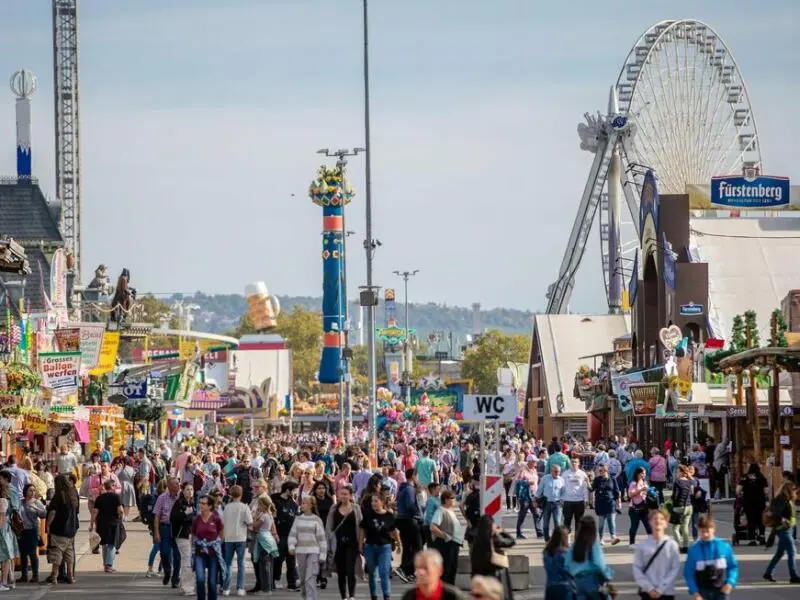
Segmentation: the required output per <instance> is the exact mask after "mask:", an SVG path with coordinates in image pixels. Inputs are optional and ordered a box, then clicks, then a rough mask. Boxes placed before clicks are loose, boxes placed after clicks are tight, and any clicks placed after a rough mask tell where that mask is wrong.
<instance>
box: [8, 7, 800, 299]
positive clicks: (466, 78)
mask: <svg viewBox="0 0 800 600" xmlns="http://www.w3.org/2000/svg"><path fill="white" fill-rule="evenodd" d="M49 5H50V3H49V2H44V1H42V2H24V3H22V2H15V3H3V7H2V9H0V17H2V18H0V74H2V73H7V74H8V75H9V76H10V74H11V73H12V72H13V71H14V70H15V69H17V68H19V67H22V66H25V67H26V68H29V69H31V70H33V71H34V72H35V73H37V74H38V75H39V90H38V92H37V94H36V96H35V98H34V103H33V111H34V117H33V118H34V124H33V144H34V146H33V152H34V158H33V165H34V167H33V168H34V172H35V173H36V174H38V175H39V177H40V178H42V180H43V188H44V189H45V192H46V193H48V194H51V195H52V194H53V189H54V184H53V179H54V167H53V160H54V159H53V108H52V50H51V43H52V40H51V16H50V7H49ZM753 6H754V5H753V4H752V2H750V3H746V2H741V1H738V0H737V1H732V0H728V1H715V2H714V1H711V2H704V3H702V4H701V5H700V4H699V3H697V2H685V1H673V2H650V3H629V4H627V5H619V6H615V5H613V4H611V5H610V4H608V3H599V2H594V1H588V0H587V1H583V2H581V1H576V2H570V3H547V4H545V3H542V2H534V1H533V0H496V1H494V2H486V1H478V0H460V1H459V0H402V1H401V0H372V1H371V3H370V10H371V14H370V34H371V46H372V53H371V79H372V113H373V121H372V146H373V147H372V157H373V201H374V210H375V221H374V234H375V236H376V237H377V238H378V239H380V240H381V241H382V243H383V246H382V247H381V249H380V250H379V252H378V254H377V256H376V262H375V268H376V271H375V280H376V283H378V284H380V285H382V286H384V287H385V286H391V285H398V282H397V281H396V280H395V279H393V277H392V275H391V272H392V271H393V270H395V269H401V270H402V269H414V268H419V269H421V273H420V274H419V275H418V276H417V277H416V278H415V280H414V282H413V285H412V290H411V291H412V297H413V298H414V299H417V300H420V301H436V302H447V303H448V304H461V305H467V304H469V303H471V302H473V301H480V302H482V303H483V304H484V305H486V306H510V307H519V308H530V309H537V308H541V307H542V306H543V305H544V292H545V290H546V288H547V285H549V284H550V283H551V282H552V281H553V280H554V279H555V277H556V274H557V268H558V264H559V263H560V260H561V255H562V253H563V251H564V244H565V242H566V237H567V234H568V233H569V229H570V227H571V225H572V222H573V220H574V215H575V210H576V207H577V203H578V201H579V199H580V194H581V191H582V190H583V187H584V185H585V181H586V176H587V173H588V170H589V166H590V163H591V155H589V154H587V153H585V152H582V151H580V149H579V147H578V137H577V134H576V129H575V128H576V125H577V123H578V122H579V121H581V120H582V115H583V113H584V112H586V111H590V112H595V111H596V110H598V109H604V108H605V107H606V103H607V95H608V89H609V86H610V85H611V84H612V83H613V82H614V80H615V78H616V76H617V73H618V71H619V69H620V67H621V65H622V63H623V61H624V59H625V56H626V54H627V53H628V51H629V49H630V47H631V46H632V45H633V43H634V42H635V40H636V39H637V37H638V36H639V35H640V34H641V33H642V32H643V31H644V30H645V29H646V28H647V27H649V26H650V25H651V24H652V23H654V22H656V21H659V20H661V19H668V18H680V17H692V18H699V19H702V20H704V21H706V22H708V23H709V24H710V25H712V26H713V27H714V28H715V29H716V30H717V31H718V32H719V33H720V34H721V35H722V36H723V38H724V39H725V40H726V42H727V43H728V44H729V46H730V47H731V48H732V51H733V53H734V54H735V56H736V58H737V60H738V62H739V65H740V68H741V70H742V73H743V75H744V77H745V79H746V81H747V83H748V87H749V92H750V96H751V99H752V102H753V104H754V108H755V111H756V117H757V119H758V125H759V129H760V135H761V145H762V149H763V153H764V158H765V164H766V167H767V171H768V172H769V173H770V174H775V175H788V176H790V177H792V178H793V179H795V180H800V171H799V170H798V166H797V165H798V163H797V160H796V157H797V155H798V150H800V142H798V140H800V125H798V119H797V116H796V114H795V108H794V107H795V106H796V104H797V102H796V99H797V98H798V97H800V79H799V78H798V77H797V73H798V72H800V50H799V49H798V47H797V45H796V44H793V43H792V40H793V37H794V36H796V31H797V27H798V24H800V7H799V6H798V5H797V4H796V3H795V2H792V1H789V0H786V1H779V0H775V1H771V2H769V3H768V6H769V10H760V11H756V10H754V8H753ZM80 9H81V10H80V14H81V31H80V42H81V96H82V114H81V119H82V140H83V157H82V159H83V224H84V228H83V239H84V272H85V273H87V272H89V273H90V272H91V270H92V269H93V268H94V266H95V265H96V264H98V263H100V262H104V263H105V264H107V265H109V266H110V267H111V270H112V272H113V275H114V276H115V277H116V275H117V273H118V272H119V270H120V269H121V268H122V267H128V268H129V269H130V270H131V271H132V275H133V283H134V285H135V286H136V287H138V288H139V289H140V290H151V291H154V292H192V291H195V290H198V289H199V290H203V291H206V292H242V291H243V288H244V286H245V285H246V284H248V283H250V282H252V281H256V280H264V281H265V282H266V283H267V285H268V286H269V288H270V290H271V291H273V292H275V293H280V294H314V295H317V294H319V293H320V290H321V278H322V268H321V257H320V252H321V249H320V234H319V232H320V229H321V214H320V209H319V208H318V207H315V206H314V205H312V204H311V202H310V200H309V199H308V197H307V195H306V192H307V187H308V183H309V182H310V180H311V178H312V177H313V175H314V171H315V169H316V167H317V166H318V165H319V164H320V159H319V157H318V156H317V155H316V154H315V151H316V150H317V149H318V148H320V147H326V146H328V147H332V148H333V147H352V146H361V145H364V139H363V120H362V110H363V91H362V84H361V75H362V70H361V69H362V65H361V49H362V48H361V37H360V36H361V3H360V1H359V0H260V1H259V0H250V1H247V0H240V1H233V0H229V1H225V2H223V1H212V0H171V1H169V2H163V1H156V0H139V1H138V2H136V3H130V2H121V1H118V0H82V1H81V5H80ZM13 106H14V103H13V97H12V95H11V93H10V92H7V93H6V101H5V102H2V103H0V139H4V140H7V143H6V144H2V145H0V172H2V173H13V171H14V168H15V167H14V156H15V155H14V109H13ZM351 177H352V179H353V183H354V185H355V186H356V188H357V191H358V192H361V193H360V195H359V196H357V198H356V200H355V202H354V203H353V204H351V205H350V208H349V212H348V229H355V230H356V231H357V233H358V235H357V239H359V240H360V239H362V238H363V235H364V230H365V228H364V212H363V209H364V195H363V177H364V175H363V159H362V158H357V159H354V160H353V161H352V168H351ZM292 194H294V196H292ZM351 247H352V248H353V249H352V250H351V252H350V262H349V276H348V277H349V282H351V284H356V283H358V284H360V283H363V281H364V258H363V251H360V244H359V243H353V244H352V246H351ZM598 247H599V244H598V242H597V239H596V238H592V239H591V240H590V242H589V249H588V251H587V254H586V256H585V258H584V266H583V267H582V269H581V271H580V273H579V276H578V283H577V285H576V288H575V292H574V294H573V302H572V308H573V310H576V311H595V310H603V309H604V304H603V300H602V291H601V286H602V283H601V282H602V279H601V274H600V269H599V251H598ZM357 250H358V252H357ZM398 287H399V286H398ZM351 295H354V294H352V293H351Z"/></svg>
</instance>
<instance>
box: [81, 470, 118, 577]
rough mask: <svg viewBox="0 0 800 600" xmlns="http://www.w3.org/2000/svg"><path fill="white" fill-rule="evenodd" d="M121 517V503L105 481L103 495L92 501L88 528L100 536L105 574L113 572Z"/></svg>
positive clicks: (109, 483)
mask: <svg viewBox="0 0 800 600" xmlns="http://www.w3.org/2000/svg"><path fill="white" fill-rule="evenodd" d="M123 516H124V512H123V509H122V503H121V502H120V498H119V496H118V495H117V494H116V493H115V492H114V483H113V482H112V481H106V482H105V483H103V493H102V494H100V495H99V496H98V497H97V499H96V500H95V501H94V508H93V509H92V524H91V525H90V527H89V531H91V530H92V529H94V530H95V531H96V532H97V534H98V535H99V536H100V545H101V546H102V548H103V569H104V570H105V572H106V573H113V572H114V556H115V555H116V553H117V548H116V542H117V531H118V530H119V526H120V521H121V520H122V518H123Z"/></svg>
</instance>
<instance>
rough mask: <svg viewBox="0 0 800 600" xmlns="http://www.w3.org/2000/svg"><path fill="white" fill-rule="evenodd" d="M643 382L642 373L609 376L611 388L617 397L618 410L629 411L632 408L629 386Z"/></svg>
mask: <svg viewBox="0 0 800 600" xmlns="http://www.w3.org/2000/svg"><path fill="white" fill-rule="evenodd" d="M642 383H644V373H643V372H641V371H639V372H636V373H627V374H625V375H619V376H617V377H612V378H611V390H612V392H613V393H614V395H615V396H616V397H617V407H618V408H619V410H620V412H624V413H626V412H630V411H632V410H633V402H632V401H631V393H630V389H629V388H630V386H632V385H639V384H642Z"/></svg>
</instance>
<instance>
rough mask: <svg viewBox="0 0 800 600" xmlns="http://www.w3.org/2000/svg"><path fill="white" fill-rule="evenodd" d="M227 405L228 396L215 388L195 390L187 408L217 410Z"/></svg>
mask: <svg viewBox="0 0 800 600" xmlns="http://www.w3.org/2000/svg"><path fill="white" fill-rule="evenodd" d="M226 406H228V397H227V396H223V395H222V394H220V393H219V392H218V391H216V390H196V391H195V392H194V394H192V400H191V403H190V405H189V408H190V409H192V410H217V409H219V408H224V407H226Z"/></svg>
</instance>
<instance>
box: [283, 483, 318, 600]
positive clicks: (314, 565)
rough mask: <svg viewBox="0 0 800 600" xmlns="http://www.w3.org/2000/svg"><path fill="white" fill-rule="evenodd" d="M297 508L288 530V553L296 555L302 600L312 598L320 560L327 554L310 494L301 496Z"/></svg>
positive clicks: (315, 506) (313, 598) (314, 596)
mask: <svg viewBox="0 0 800 600" xmlns="http://www.w3.org/2000/svg"><path fill="white" fill-rule="evenodd" d="M301 511H302V512H301V514H299V515H297V518H296V519H295V520H294V523H293V524H292V529H291V531H290V532H289V540H288V546H289V554H292V555H296V556H297V568H298V570H299V571H300V591H301V592H302V597H303V600H316V597H317V588H316V582H317V575H319V567H320V562H325V559H326V557H327V554H328V536H327V534H326V533H325V526H324V525H323V524H322V519H320V518H319V514H318V513H317V500H316V498H314V496H306V497H305V498H303V504H302V506H301Z"/></svg>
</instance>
